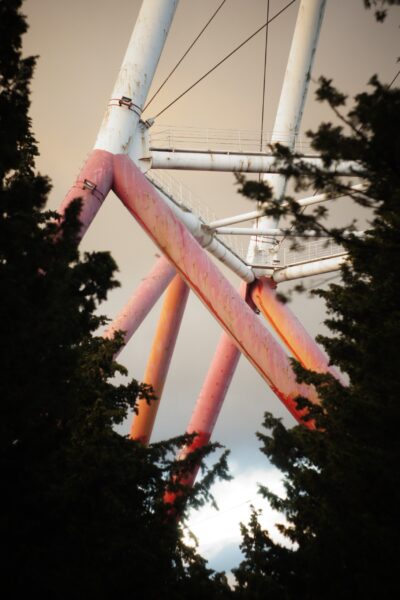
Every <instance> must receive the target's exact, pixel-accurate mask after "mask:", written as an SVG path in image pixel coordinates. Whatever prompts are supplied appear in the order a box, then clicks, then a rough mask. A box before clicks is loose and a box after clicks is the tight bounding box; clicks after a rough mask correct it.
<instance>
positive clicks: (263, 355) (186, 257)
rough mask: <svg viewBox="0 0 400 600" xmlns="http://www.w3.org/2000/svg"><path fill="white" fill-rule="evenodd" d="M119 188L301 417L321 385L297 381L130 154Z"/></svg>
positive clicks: (117, 167)
mask: <svg viewBox="0 0 400 600" xmlns="http://www.w3.org/2000/svg"><path fill="white" fill-rule="evenodd" d="M113 189H114V192H115V193H116V195H117V196H118V197H119V198H120V199H121V200H122V202H123V203H124V204H125V206H126V208H127V209H128V210H129V212H130V213H131V214H132V215H133V216H134V217H135V219H136V220H137V221H138V223H139V224H140V225H141V226H142V228H143V229H144V230H145V231H146V233H147V234H148V235H149V237H150V238H151V239H152V240H153V241H154V242H155V244H156V245H157V246H158V247H159V248H160V250H161V251H162V252H163V254H164V255H165V256H166V257H167V258H168V260H169V261H171V263H172V264H173V265H174V266H175V267H176V269H177V270H178V271H179V272H180V274H181V276H182V277H183V279H184V280H185V281H186V283H187V284H188V285H189V286H190V287H191V289H192V290H193V291H194V293H195V294H196V295H197V296H198V298H199V299H200V300H201V301H202V302H203V304H204V305H205V307H206V308H207V309H208V311H209V312H210V313H211V314H212V315H213V317H214V318H215V319H216V320H217V321H218V323H219V324H220V325H221V326H222V328H223V329H224V330H225V331H226V333H227V334H228V335H229V336H230V338H231V340H232V341H233V343H234V344H235V345H236V346H237V347H238V348H239V349H240V351H241V352H242V354H244V355H245V356H246V357H247V359H248V360H249V361H250V362H251V364H252V365H253V366H254V367H255V368H256V370H257V371H258V372H259V373H260V375H261V376H262V377H263V379H264V380H265V381H266V382H267V384H268V385H269V386H270V387H271V389H272V390H273V391H274V392H275V394H276V395H277V396H278V398H280V400H281V401H282V402H283V403H284V404H285V406H286V407H287V408H288V410H289V411H290V412H291V413H292V414H293V415H294V417H295V418H296V419H297V420H301V418H302V413H299V411H298V410H297V406H296V398H297V397H298V396H299V395H301V396H304V397H306V398H308V399H309V400H310V401H311V402H313V403H318V402H319V400H318V396H317V393H316V390H315V388H314V387H313V386H309V385H306V384H300V383H298V382H297V380H296V375H295V373H294V372H293V369H292V365H291V363H290V360H289V358H288V357H287V355H286V354H285V352H284V350H283V349H282V347H281V346H280V345H279V344H278V343H277V342H276V340H275V339H274V338H273V336H272V334H271V333H270V332H269V331H268V330H267V329H266V328H265V327H264V326H263V325H262V323H260V320H259V319H258V317H257V315H255V313H254V312H253V310H252V309H251V308H250V307H249V306H248V305H247V304H246V303H245V302H244V300H243V298H242V297H241V295H240V294H239V292H238V291H237V290H236V289H235V288H234V287H233V286H232V285H231V284H230V283H229V281H228V280H227V279H226V278H225V277H224V275H223V274H222V273H221V272H220V271H219V269H218V268H217V267H216V265H215V264H214V262H213V261H212V260H211V258H210V257H209V256H208V254H207V253H206V252H205V251H204V250H203V249H202V248H201V246H200V245H199V244H198V242H197V241H196V240H195V239H194V238H193V236H192V235H191V234H190V233H189V232H188V230H187V229H186V227H185V226H184V225H183V224H182V223H181V222H180V221H179V219H178V218H177V217H176V216H175V215H174V213H173V212H172V210H171V209H170V208H169V207H168V206H167V205H166V204H165V202H163V200H162V199H161V198H160V196H159V194H158V193H157V192H156V190H155V189H154V187H153V186H152V185H151V184H150V183H149V182H148V181H147V179H146V178H145V177H144V175H143V174H142V173H141V172H140V170H139V169H138V168H137V167H136V166H135V165H134V163H133V162H132V161H131V160H130V159H129V158H128V157H127V156H124V155H118V156H115V158H114V184H113ZM309 426H312V424H309Z"/></svg>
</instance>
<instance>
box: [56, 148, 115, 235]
mask: <svg viewBox="0 0 400 600" xmlns="http://www.w3.org/2000/svg"><path fill="white" fill-rule="evenodd" d="M112 179H113V155H112V154H110V153H109V152H106V151H105V150H93V151H92V152H91V153H90V155H89V158H88V159H87V160H86V162H85V164H84V166H83V168H82V169H81V171H80V173H79V175H78V178H77V180H76V182H75V183H74V185H73V186H72V188H71V189H70V190H69V192H68V194H67V195H66V197H65V198H64V200H63V202H62V204H61V206H60V209H59V213H60V214H61V215H63V214H64V212H65V210H66V208H67V207H68V206H69V205H70V203H71V202H72V200H75V199H76V198H81V199H82V201H83V202H82V210H81V214H80V221H81V223H82V227H81V231H80V237H81V238H82V237H83V236H84V234H85V232H86V230H87V228H88V227H89V225H90V223H91V222H92V221H93V219H94V217H95V216H96V214H97V211H98V210H99V209H100V207H101V205H102V203H103V200H104V198H105V197H106V196H107V194H108V192H109V191H110V189H111V185H112Z"/></svg>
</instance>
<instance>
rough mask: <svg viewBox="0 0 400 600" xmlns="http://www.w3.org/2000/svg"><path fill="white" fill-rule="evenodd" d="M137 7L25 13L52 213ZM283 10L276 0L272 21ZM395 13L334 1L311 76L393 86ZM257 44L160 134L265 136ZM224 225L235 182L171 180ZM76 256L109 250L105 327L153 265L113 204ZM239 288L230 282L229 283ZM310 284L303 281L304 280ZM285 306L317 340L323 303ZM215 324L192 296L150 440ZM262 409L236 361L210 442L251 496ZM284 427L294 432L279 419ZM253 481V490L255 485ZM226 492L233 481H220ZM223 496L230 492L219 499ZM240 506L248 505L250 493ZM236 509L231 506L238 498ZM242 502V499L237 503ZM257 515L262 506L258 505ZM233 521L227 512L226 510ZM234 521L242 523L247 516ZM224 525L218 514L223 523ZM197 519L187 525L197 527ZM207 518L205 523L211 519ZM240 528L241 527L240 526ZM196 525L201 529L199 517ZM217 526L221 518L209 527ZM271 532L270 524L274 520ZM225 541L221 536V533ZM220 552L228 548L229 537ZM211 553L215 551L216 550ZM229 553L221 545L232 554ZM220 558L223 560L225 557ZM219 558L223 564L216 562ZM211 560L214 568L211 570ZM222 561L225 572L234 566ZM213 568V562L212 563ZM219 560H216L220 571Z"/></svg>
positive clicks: (48, 2)
mask: <svg viewBox="0 0 400 600" xmlns="http://www.w3.org/2000/svg"><path fill="white" fill-rule="evenodd" d="M219 3H220V0H203V1H202V2H198V1H196V0H180V3H179V6H178V9H177V12H176V16H175V19H174V23H173V26H172V29H171V32H170V35H169V38H168V40H167V44H166V47H165V50H164V53H163V55H162V57H161V60H160V64H159V69H158V71H157V74H156V77H155V80H154V86H153V88H154V89H155V88H156V87H157V85H159V84H160V82H161V81H162V80H163V77H165V75H166V74H167V73H168V72H169V70H170V69H171V68H172V67H173V66H174V65H175V63H176V62H177V60H178V59H179V58H180V56H181V55H182V54H183V52H184V51H185V50H186V48H187V46H188V45H189V44H190V43H191V41H192V40H193V39H194V37H195V36H196V35H197V33H198V32H199V30H200V29H201V28H202V26H203V25H204V24H205V23H206V21H207V20H208V19H209V17H210V16H211V14H212V13H213V11H214V10H215V9H216V7H217V6H218V5H219ZM140 4H141V2H140V0H114V2H112V3H110V2H106V1H105V0H69V2H65V0H26V1H25V4H24V7H23V10H24V12H25V14H26V15H27V17H28V23H29V26H30V29H29V32H28V34H27V35H26V36H25V51H26V53H28V54H37V55H39V56H40V58H39V60H38V65H37V68H36V73H35V77H34V81H33V86H32V91H33V95H32V110H31V116H32V119H33V129H34V132H35V135H36V138H37V140H38V142H39V150H40V154H41V155H40V157H39V159H38V167H39V169H40V171H41V172H42V173H45V174H47V175H49V176H50V177H51V179H52V181H53V186H54V187H53V191H52V193H51V198H50V207H51V208H54V209H56V208H57V207H58V206H59V205H60V203H61V201H62V198H63V196H64V195H65V193H66V192H67V191H68V189H69V187H70V186H71V185H72V183H73V182H74V179H75V177H76V175H77V173H78V171H79V169H80V167H81V165H82V163H83V161H84V160H85V158H86V156H87V155H88V153H89V152H90V150H91V149H92V147H93V144H94V141H95V138H96V134H97V130H98V127H99V126H100V123H101V119H102V115H103V112H104V110H105V108H106V105H107V102H108V98H109V96H110V93H111V90H112V88H113V84H114V81H115V77H116V75H117V73H118V69H119V66H120V64H121V61H122V58H123V55H124V52H125V49H126V45H127V43H128V40H129V37H130V34H131V30H132V27H133V25H134V22H135V19H136V16H137V13H138V10H139V7H140ZM285 4H286V2H285V1H282V0H271V3H270V5H271V9H270V14H271V15H273V14H275V12H277V11H278V10H279V9H280V8H282V7H283V6H284V5H285ZM296 14H297V6H296V4H294V5H293V6H292V7H291V8H290V9H288V11H286V12H285V13H284V14H283V15H282V17H280V18H279V19H277V20H276V21H275V22H274V23H273V24H271V27H270V33H269V48H268V67H267V84H266V111H265V123H266V125H265V129H266V130H271V128H272V125H273V121H274V117H275V111H276V105H277V101H278V98H279V93H280V86H281V82H282V77H283V74H284V69H285V64H286V59H287V55H288V51H289V46H290V41H291V36H292V32H293V27H294V22H295V19H296ZM265 16H266V0H227V2H226V4H225V6H224V7H223V9H222V10H221V12H220V13H219V15H218V17H217V18H216V19H215V21H214V22H213V24H212V25H211V27H210V28H209V30H208V31H207V33H206V34H205V36H204V37H203V38H202V39H201V41H200V42H199V44H198V46H196V47H195V49H194V50H193V51H192V53H191V54H190V55H189V56H188V57H187V59H186V60H185V61H184V63H183V64H182V65H181V67H180V68H179V70H178V71H177V72H176V73H175V75H174V77H173V78H172V79H171V81H170V82H169V83H168V84H167V85H166V87H165V88H164V89H163V91H162V92H161V93H160V95H159V97H158V98H157V99H156V100H155V101H154V103H153V104H152V106H151V108H150V110H149V111H148V113H146V115H145V116H146V117H150V116H152V114H156V113H157V112H158V111H159V110H161V109H162V108H163V107H164V106H165V105H167V104H168V103H169V102H170V101H171V100H172V99H173V98H175V96H177V95H178V94H179V93H180V92H181V91H183V90H184V89H185V88H186V87H187V86H188V85H190V84H191V83H193V81H194V80H195V79H197V78H198V77H199V76H200V75H202V74H203V73H204V72H205V71H207V70H208V68H210V67H211V66H212V65H213V64H214V63H216V62H218V60H220V58H222V57H223V56H224V55H225V54H227V53H228V52H229V51H230V50H231V49H232V48H233V47H235V46H236V45H237V44H238V43H240V42H241V41H242V40H243V39H244V38H246V37H247V36H248V35H249V34H251V33H252V32H253V31H255V30H256V29H257V28H258V27H259V26H260V24H262V23H263V22H265ZM398 26H399V11H398V10H393V12H392V13H391V15H390V16H389V18H388V20H387V21H386V22H385V23H384V24H383V25H382V24H377V23H376V22H375V20H374V18H373V15H372V13H371V12H369V11H365V10H364V8H363V2H362V0H328V2H327V9H326V12H325V18H324V24H323V26H322V31H321V36H320V43H319V46H318V49H317V54H316V60H315V63H314V68H313V79H314V80H315V79H317V78H318V76H319V75H321V74H324V75H326V76H328V77H332V78H333V80H334V82H335V84H336V85H337V87H339V88H340V89H341V90H342V91H344V92H346V93H348V94H349V95H350V96H351V95H354V94H355V93H357V92H359V91H362V90H363V89H364V88H365V85H366V83H367V81H368V79H369V78H370V77H371V75H372V74H374V73H378V74H379V76H380V77H381V79H382V81H384V82H389V81H391V79H392V78H393V77H394V75H395V74H396V72H397V70H398V66H397V65H396V58H397V56H399V55H400V52H399V35H398ZM263 59H264V35H263V34H262V33H261V34H259V35H258V36H257V37H256V38H255V39H254V40H252V41H251V42H250V43H249V44H248V45H247V46H245V47H244V48H243V49H242V50H241V51H240V52H239V53H238V54H236V55H235V56H234V57H233V58H232V59H230V60H229V61H227V62H226V63H225V64H224V65H223V66H222V67H221V68H220V69H218V70H217V71H216V72H215V73H213V74H212V75H211V76H210V77H209V78H207V79H206V80H205V81H204V82H202V83H201V84H200V85H199V86H198V87H197V88H196V89H195V90H193V91H192V92H190V93H189V94H188V95H187V96H185V98H183V99H182V100H180V101H179V102H178V103H177V104H175V105H174V106H173V107H172V108H171V109H170V110H169V111H167V112H166V113H164V114H163V115H162V116H161V117H160V121H159V123H158V124H164V125H173V126H177V127H183V126H191V127H201V128H207V127H208V128H217V129H245V130H253V131H255V132H256V131H257V130H259V127H260V118H261V117H260V113H261V86H262V68H263ZM314 90H315V84H314V83H313V82H311V85H310V91H309V100H308V102H307V105H306V109H305V113H304V118H303V126H302V130H303V131H305V130H307V129H309V128H316V127H317V125H318V123H319V122H320V121H321V120H322V119H330V118H331V116H330V114H329V112H328V111H327V110H326V109H325V108H323V107H321V106H320V105H318V104H316V103H315V101H314V100H313V91H314ZM175 177H176V178H177V179H178V180H181V181H182V182H184V183H185V184H186V185H188V186H189V187H190V188H191V189H192V190H193V192H195V193H196V194H197V196H199V198H200V199H201V200H203V201H204V202H205V203H206V204H208V205H209V206H210V207H211V208H212V210H213V211H214V212H215V213H216V214H217V215H218V216H225V215H227V214H235V213H236V212H241V211H244V210H251V209H252V206H251V205H250V204H249V202H248V201H246V200H244V199H243V198H241V197H240V196H239V195H238V194H237V193H236V190H235V187H234V177H233V175H231V174H227V173H225V174H222V173H214V174H207V173H191V172H178V173H176V174H175ZM351 210H352V208H351V207H349V205H348V204H347V201H346V202H345V203H343V202H341V203H339V206H338V209H337V210H336V213H337V218H340V219H341V220H342V221H343V220H346V221H347V220H348V221H350V220H351V218H352V215H353V213H352V212H351ZM81 247H82V250H92V249H96V250H111V252H112V255H113V256H114V258H115V259H116V261H117V263H118V265H119V269H120V272H119V277H118V278H119V280H120V282H121V284H122V285H121V288H120V289H118V290H116V291H114V292H113V293H112V294H111V295H110V299H109V301H108V302H107V303H105V304H104V306H103V308H102V312H103V313H104V314H107V315H108V316H109V317H110V318H113V317H114V316H115V315H116V314H117V313H118V312H119V310H120V309H121V308H122V307H123V305H124V304H125V303H126V301H127V300H128V298H129V296H130V295H131V293H132V292H133V291H134V289H135V287H136V286H137V284H138V283H139V282H140V280H141V278H142V277H143V276H145V275H146V273H147V272H148V271H149V269H150V268H151V266H152V265H153V263H154V261H155V254H156V253H157V249H156V248H155V247H154V245H153V244H152V242H151V241H150V240H148V239H147V238H146V236H145V234H144V233H143V232H142V231H141V230H140V229H139V227H138V225H137V224H136V223H135V222H134V220H133V218H132V217H131V216H130V215H129V214H128V213H127V211H126V209H125V208H124V207H123V206H122V204H121V203H120V202H119V200H118V199H117V198H115V197H113V196H111V195H110V196H109V197H108V198H107V200H106V201H105V204H104V206H103V207H102V209H101V211H100V213H99V214H98V216H97V218H96V219H95V221H94V223H93V225H92V226H91V228H90V230H89V232H88V234H87V236H86V237H85V239H84V242H83V243H82V246H81ZM228 276H229V278H230V279H231V281H233V282H235V285H238V284H239V282H238V281H237V280H235V277H234V276H232V275H230V274H228ZM306 283H307V284H309V280H308V281H307V282H306ZM292 309H293V310H294V311H295V312H296V314H297V315H298V316H299V317H300V318H301V320H302V321H303V323H304V324H305V325H306V326H307V328H308V329H309V331H310V332H311V333H313V334H316V333H319V332H322V331H323V326H322V321H323V319H324V309H323V306H322V304H321V303H320V302H318V301H316V300H313V301H310V300H309V299H308V298H307V297H306V296H301V297H299V298H298V299H296V300H295V301H294V302H293V303H292ZM158 310H159V305H157V307H156V308H155V309H154V310H153V311H152V313H151V314H150V316H149V317H148V318H147V319H146V321H145V322H144V323H143V325H142V326H141V328H140V330H139V331H138V332H137V333H136V334H135V336H134V337H133V339H132V340H131V343H130V344H129V345H128V347H127V348H126V349H125V350H124V351H123V353H122V354H121V356H120V361H121V362H122V363H123V364H125V365H126V366H127V368H128V369H129V373H130V375H131V376H133V377H135V378H137V379H139V380H140V379H141V378H142V375H143V372H144V369H145V364H146V359H147V355H148V351H149V349H150V345H151V341H152V336H153V332H154V328H155V326H156V323H157V311H158ZM219 334H220V329H219V326H218V325H217V324H216V323H215V322H214V321H213V320H212V317H211V316H210V315H209V314H208V313H207V311H206V310H205V308H204V307H203V306H202V305H201V304H200V302H199V301H198V300H197V299H196V298H195V297H194V295H193V294H190V297H189V302H188V307H187V310H186V313H185V316H184V321H183V324H182V329H181V333H180V336H179V339H178V343H177V348H176V351H175V355H174V358H173V362H172V366H171V371H170V375H169V378H168V381H167V384H166V387H165V391H164V395H163V399H162V402H161V407H160V410H159V415H158V419H157V425H156V428H155V432H154V439H155V440H157V439H162V438H165V437H169V436H172V435H178V434H180V433H183V431H184V430H185V427H186V424H187V423H188V421H189V418H190V415H191V411H192V408H193V406H194V402H195V400H196V397H197V394H198V392H199V390H200V387H201V384H202V381H203V379H204V376H205V373H206V371H207V368H208V365H209V363H210V361H211V358H212V355H213V352H214V349H215V346H216V343H217V340H218V338H219ZM265 410H270V411H272V412H273V413H274V414H276V415H277V416H284V417H285V418H287V416H286V411H285V409H284V408H283V407H282V406H281V404H280V402H279V401H278V400H277V399H276V398H275V397H274V396H273V394H272V393H271V392H270V390H269V389H268V388H267V386H266V384H265V383H264V382H263V380H261V378H260V376H259V375H258V374H257V373H256V372H255V371H254V369H253V368H252V367H251V366H250V365H249V364H248V363H247V361H246V360H245V359H244V358H242V359H241V361H240V363H239V367H238V369H237V372H236V374H235V377H234V380H233V382H232V385H231V387H230V390H229V392H228V395H227V398H226V401H225V405H224V407H223V409H222V412H221V415H220V418H219V421H218V424H217V427H216V429H215V433H214V439H215V440H218V441H220V442H221V443H223V444H225V445H226V446H227V447H229V448H230V449H231V450H232V465H233V468H234V470H235V474H236V475H237V479H238V480H240V481H241V482H242V487H243V486H244V487H245V488H246V487H247V488H248V490H249V492H250V489H251V494H253V491H254V493H255V484H254V486H253V488H252V487H251V486H250V484H249V477H251V476H252V475H254V478H255V477H256V476H257V477H261V475H260V473H261V472H262V471H263V470H265V475H266V477H267V478H268V477H275V475H271V474H270V475H268V473H271V472H270V471H268V468H269V467H268V463H267V462H266V459H265V458H264V457H263V456H262V455H261V454H260V452H259V451H258V450H257V446H258V442H257V440H256V439H255V435H254V434H255V431H256V430H259V429H260V424H261V421H262V416H263V413H264V411H265ZM287 422H291V421H290V418H287ZM253 480H254V479H253ZM225 485H229V484H224V486H225ZM228 489H230V491H227V490H228ZM223 490H224V491H223V492H221V498H227V497H228V498H229V500H230V502H231V504H230V505H229V506H230V507H231V508H232V506H234V505H236V504H240V503H241V502H244V500H246V501H247V499H248V498H245V499H244V500H242V498H243V494H242V493H240V492H239V490H238V487H237V485H236V487H235V484H231V488H226V487H224V488H223ZM245 495H246V494H245ZM235 498H236V499H235ZM236 500H237V501H236ZM260 504H261V502H260ZM232 510H233V509H232ZM241 514H242V513H241ZM220 517H221V518H222V513H221V515H220ZM196 518H197V517H194V521H196ZM207 518H208V517H207ZM238 518H244V517H243V516H242V517H238V516H236V520H237V519H238ZM198 520H199V519H198ZM215 520H216V521H217V517H216V518H215ZM267 522H268V523H270V522H271V519H269V520H268V518H267ZM220 539H221V540H222V539H225V538H224V534H223V533H222V528H221V534H220ZM226 544H227V545H229V544H230V541H229V540H228V541H227V542H226ZM217 546H218V552H217V553H215V552H216V548H217ZM226 547H227V546H226ZM213 548H214V550H212V549H211V550H210V549H208V550H207V552H208V555H209V556H210V557H211V558H212V561H211V566H213V564H216V565H217V566H218V567H219V568H221V564H220V562H221V560H220V559H218V556H217V555H219V556H221V551H222V550H221V548H223V546H221V544H220V543H219V544H217V545H214V546H213ZM222 554H223V553H222ZM216 557H217V558H216ZM218 560H219V562H218ZM229 560H230V559H228V558H227V559H226V561H225V563H224V565H223V566H231V565H232V564H234V562H235V561H236V560H237V557H236V558H235V559H233V558H232V559H231V561H233V562H231V563H229ZM213 561H214V562H213ZM222 562H223V561H222Z"/></svg>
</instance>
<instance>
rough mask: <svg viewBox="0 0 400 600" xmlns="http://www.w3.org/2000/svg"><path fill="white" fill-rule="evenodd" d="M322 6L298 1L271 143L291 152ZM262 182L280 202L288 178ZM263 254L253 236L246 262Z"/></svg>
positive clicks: (269, 224)
mask: <svg viewBox="0 0 400 600" xmlns="http://www.w3.org/2000/svg"><path fill="white" fill-rule="evenodd" d="M325 4H326V0H301V2H300V6H299V10H298V13H297V20H296V25H295V30H294V34H293V39H292V44H291V47H290V52H289V58H288V62H287V67H286V72H285V77H284V80H283V85H282V90H281V95H280V99H279V104H278V110H277V114H276V117H275V123H274V128H273V132H272V139H271V142H272V143H274V144H276V143H278V142H279V143H280V144H284V145H285V146H287V147H288V148H289V149H290V150H293V149H294V145H295V141H296V136H297V134H298V133H299V129H300V123H301V118H302V115H303V110H304V103H305V100H306V96H307V91H308V86H309V82H310V77H311V69H312V65H313V61H314V56H315V51H316V48H317V43H318V37H319V32H320V29H321V24H322V18H323V15H324V10H325ZM263 180H264V181H266V182H267V183H268V184H269V185H270V186H271V187H272V189H273V192H274V197H275V199H276V200H281V199H282V198H283V196H284V194H285V190H286V183H287V177H285V176H284V175H278V174H275V175H268V176H267V177H264V178H263ZM278 224H279V219H276V218H271V217H261V218H260V219H257V221H256V223H255V227H257V228H258V229H260V228H261V229H262V228H264V229H271V228H272V229H273V228H276V227H278ZM267 246H269V249H270V250H272V248H273V246H274V242H272V241H271V243H268V244H267ZM264 250H265V246H264V242H263V241H260V239H259V238H257V236H254V237H253V238H252V239H251V240H250V245H249V252H248V259H249V262H254V261H255V260H256V257H257V253H258V252H263V251H264Z"/></svg>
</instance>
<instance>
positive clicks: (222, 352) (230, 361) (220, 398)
mask: <svg viewBox="0 0 400 600" xmlns="http://www.w3.org/2000/svg"><path fill="white" fill-rule="evenodd" d="M240 292H241V294H242V296H243V298H245V297H246V294H247V285H246V284H245V283H242V285H241V287H240ZM239 358H240V351H239V349H238V348H237V346H235V344H234V343H233V342H232V340H231V338H230V337H229V336H228V335H227V334H226V333H225V332H224V333H222V335H221V337H220V340H219V343H218V346H217V349H216V351H215V354H214V358H213V360H212V362H211V365H210V368H209V369H208V373H207V376H206V378H205V380H204V383H203V387H202V388H201V391H200V394H199V397H198V399H197V402H196V406H195V408H194V411H193V413H192V417H191V419H190V422H189V425H188V427H187V430H186V433H196V434H197V435H196V437H195V438H194V440H193V442H192V443H191V444H190V445H188V446H186V447H185V448H183V449H182V451H181V452H180V454H179V457H178V459H184V458H186V456H188V454H190V453H191V452H193V451H194V450H196V449H197V448H201V447H202V446H205V445H206V444H208V442H209V441H210V439H211V435H212V432H213V431H214V427H215V423H216V422H217V419H218V416H219V413H220V411H221V408H222V404H223V402H224V400H225V397H226V394H227V392H228V388H229V386H230V383H231V381H232V377H233V375H234V373H235V370H236V367H237V364H238V362H239ZM199 467H200V464H198V465H196V466H195V467H194V468H193V470H192V471H190V472H187V473H186V474H185V477H184V479H183V480H181V482H182V483H184V485H187V486H190V487H192V486H193V484H194V482H195V479H196V477H197V473H198V470H199ZM175 499H176V494H175V493H171V492H167V493H166V495H165V502H167V503H168V504H173V503H174V502H175Z"/></svg>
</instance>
